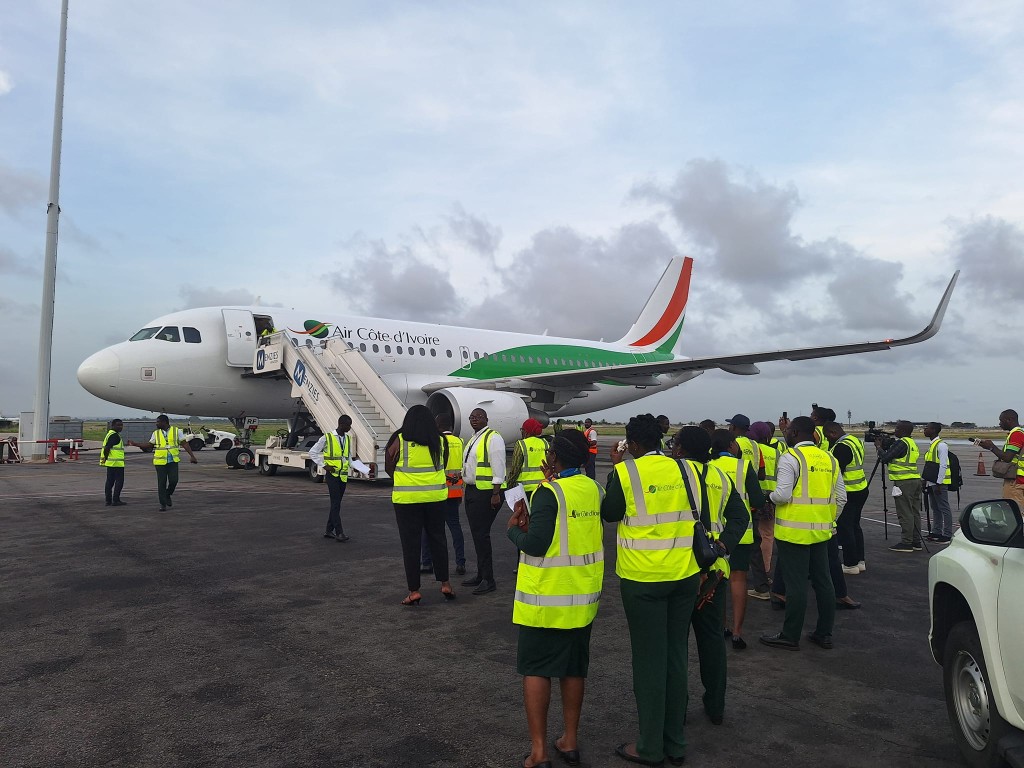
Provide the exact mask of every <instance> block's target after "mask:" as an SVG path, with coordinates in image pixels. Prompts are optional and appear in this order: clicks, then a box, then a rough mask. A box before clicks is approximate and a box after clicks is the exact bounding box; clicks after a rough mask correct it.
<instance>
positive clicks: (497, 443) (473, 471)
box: [462, 408, 506, 595]
mask: <svg viewBox="0 0 1024 768" xmlns="http://www.w3.org/2000/svg"><path fill="white" fill-rule="evenodd" d="M469 425H470V426H471V427H472V428H473V430H474V431H473V436H472V437H470V438H469V442H468V443H467V444H466V451H465V457H464V458H463V461H462V477H463V478H464V479H465V481H466V491H465V493H466V496H465V498H466V519H467V520H469V532H470V533H471V534H472V535H473V548H474V549H475V550H476V575H475V576H473V578H471V579H466V580H465V581H463V582H462V586H464V587H476V589H474V590H473V594H474V595H486V594H487V593H488V592H493V591H494V590H495V589H497V584H496V583H495V581H494V555H493V552H492V550H491V526H492V525H493V524H494V518H495V517H497V515H498V510H499V509H501V505H502V503H503V501H504V496H503V491H502V489H503V488H504V487H505V477H506V475H505V441H504V440H503V439H502V437H501V433H499V432H497V431H495V430H493V429H491V428H490V427H488V426H487V411H485V410H484V409H483V408H474V409H473V411H472V412H471V413H470V414H469Z"/></svg>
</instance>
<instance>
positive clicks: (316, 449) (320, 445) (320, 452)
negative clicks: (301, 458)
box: [309, 430, 348, 469]
mask: <svg viewBox="0 0 1024 768" xmlns="http://www.w3.org/2000/svg"><path fill="white" fill-rule="evenodd" d="M332 434H333V435H335V436H336V437H337V438H338V440H340V441H341V443H342V449H343V450H344V443H345V435H340V434H338V430H334V432H332ZM345 434H346V435H347V434H348V433H347V432H346V433H345ZM325 447H327V435H321V436H320V439H319V440H317V441H316V442H315V443H314V444H313V447H312V448H310V449H309V460H310V461H312V462H313V463H314V464H316V465H317V466H318V467H320V469H323V468H324V448H325Z"/></svg>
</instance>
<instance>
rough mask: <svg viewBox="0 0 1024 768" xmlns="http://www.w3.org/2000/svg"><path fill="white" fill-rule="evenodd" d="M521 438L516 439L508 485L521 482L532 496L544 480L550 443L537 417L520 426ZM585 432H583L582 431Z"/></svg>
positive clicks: (528, 494)
mask: <svg viewBox="0 0 1024 768" xmlns="http://www.w3.org/2000/svg"><path fill="white" fill-rule="evenodd" d="M519 431H520V433H521V434H522V436H523V437H522V439H521V440H516V444H515V447H514V448H513V449H512V464H511V466H510V467H509V470H508V482H507V483H506V486H507V487H509V488H511V487H512V486H514V485H516V484H521V485H522V486H523V490H524V491H526V495H527V497H529V496H530V494H531V493H533V492H534V491H535V490H537V486H539V485H540V484H541V483H542V482H544V466H543V465H544V458H545V457H546V456H547V452H548V444H547V441H546V440H544V438H543V437H541V432H543V431H544V426H543V425H542V424H541V423H540V422H539V421H537V420H536V419H527V420H526V421H524V422H523V426H522V427H521V428H520V430H519ZM580 434H583V433H580Z"/></svg>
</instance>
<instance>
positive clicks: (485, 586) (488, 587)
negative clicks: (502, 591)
mask: <svg viewBox="0 0 1024 768" xmlns="http://www.w3.org/2000/svg"><path fill="white" fill-rule="evenodd" d="M497 588H498V585H497V584H495V583H494V582H493V581H481V582H480V586H478V587H477V588H476V589H474V590H473V594H474V595H486V594H487V593H488V592H493V591H494V590H496V589H497Z"/></svg>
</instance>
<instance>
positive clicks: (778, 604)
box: [772, 597, 786, 611]
mask: <svg viewBox="0 0 1024 768" xmlns="http://www.w3.org/2000/svg"><path fill="white" fill-rule="evenodd" d="M772 610H773V611H784V610H786V601H785V600H776V599H775V598H774V597H773V598H772Z"/></svg>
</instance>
